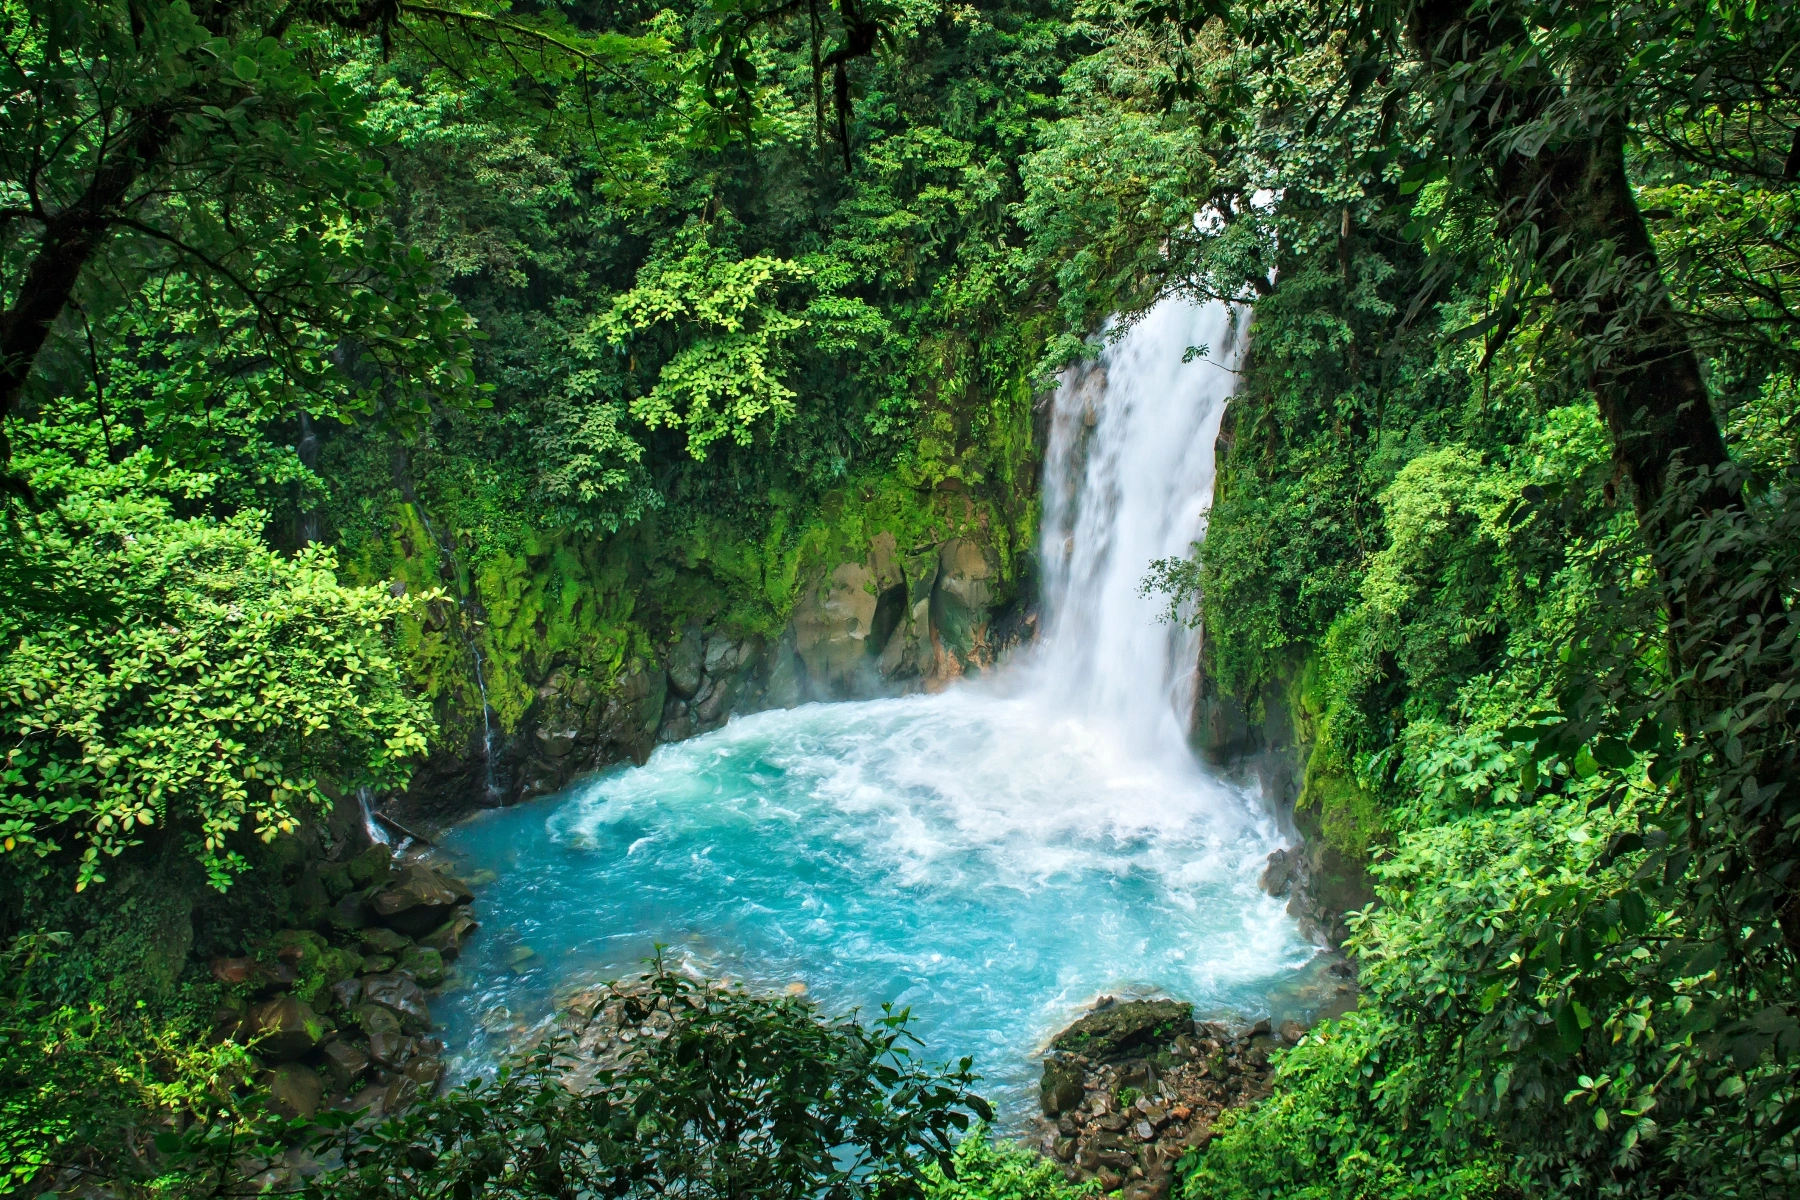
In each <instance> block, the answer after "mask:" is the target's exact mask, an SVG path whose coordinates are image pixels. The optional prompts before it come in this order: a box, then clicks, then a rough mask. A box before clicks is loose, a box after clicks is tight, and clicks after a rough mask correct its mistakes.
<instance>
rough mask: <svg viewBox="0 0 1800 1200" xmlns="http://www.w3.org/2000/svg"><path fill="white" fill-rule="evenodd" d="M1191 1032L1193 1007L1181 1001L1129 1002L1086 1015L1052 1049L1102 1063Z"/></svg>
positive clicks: (1057, 1036)
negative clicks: (1085, 1056)
mask: <svg viewBox="0 0 1800 1200" xmlns="http://www.w3.org/2000/svg"><path fill="white" fill-rule="evenodd" d="M1193 1032H1194V1006H1193V1005H1191V1004H1188V1003H1185V1002H1183V1001H1180V1000H1132V1001H1128V1002H1126V1003H1124V1004H1114V1005H1110V1006H1108V1007H1106V1008H1103V1009H1101V1010H1100V1011H1099V1012H1091V1013H1089V1014H1088V1015H1087V1016H1085V1017H1083V1018H1081V1020H1079V1021H1077V1022H1075V1023H1074V1024H1073V1025H1071V1026H1069V1027H1068V1028H1067V1029H1065V1030H1063V1031H1062V1032H1061V1033H1059V1034H1057V1035H1056V1040H1055V1041H1054V1042H1052V1043H1051V1045H1052V1046H1053V1047H1054V1048H1055V1049H1057V1050H1061V1051H1063V1052H1064V1053H1065V1054H1085V1055H1087V1056H1088V1057H1089V1058H1092V1059H1095V1060H1101V1061H1104V1060H1107V1059H1116V1058H1122V1057H1124V1056H1126V1055H1127V1054H1129V1053H1130V1052H1132V1051H1136V1050H1141V1049H1143V1048H1145V1047H1149V1046H1156V1045H1160V1044H1162V1043H1165V1042H1172V1041H1174V1040H1175V1039H1176V1038H1177V1037H1179V1036H1180V1035H1182V1034H1184V1033H1190V1034H1191V1033H1193Z"/></svg>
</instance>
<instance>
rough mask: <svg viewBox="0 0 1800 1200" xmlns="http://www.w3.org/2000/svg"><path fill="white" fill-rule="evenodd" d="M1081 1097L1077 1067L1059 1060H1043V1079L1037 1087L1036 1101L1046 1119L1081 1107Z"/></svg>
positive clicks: (1079, 1069)
mask: <svg viewBox="0 0 1800 1200" xmlns="http://www.w3.org/2000/svg"><path fill="white" fill-rule="evenodd" d="M1083 1095H1085V1092H1084V1091H1083V1090H1082V1084H1081V1068H1080V1067H1079V1066H1077V1065H1076V1064H1074V1063H1072V1062H1069V1061H1067V1060H1066V1059H1061V1058H1047V1059H1045V1060H1044V1079H1043V1082H1042V1083H1041V1084H1039V1085H1038V1100H1039V1103H1040V1104H1041V1105H1042V1106H1043V1110H1044V1115H1045V1116H1046V1117H1054V1116H1058V1115H1060V1114H1062V1113H1066V1112H1072V1111H1074V1110H1075V1109H1077V1108H1079V1107H1080V1106H1081V1100H1082V1097H1083Z"/></svg>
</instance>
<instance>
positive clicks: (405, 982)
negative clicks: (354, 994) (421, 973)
mask: <svg viewBox="0 0 1800 1200" xmlns="http://www.w3.org/2000/svg"><path fill="white" fill-rule="evenodd" d="M363 995H364V996H367V997H368V999H369V1002H370V1003H371V1004H376V1005H379V1006H381V1007H382V1008H385V1009H388V1010H389V1011H390V1012H393V1013H394V1014H395V1015H397V1016H399V1017H400V1019H401V1021H402V1022H403V1023H404V1022H407V1021H411V1022H415V1023H417V1024H419V1025H423V1026H425V1027H426V1028H430V1027H431V1009H430V1008H429V1007H427V1006H426V1004H425V993H424V992H423V991H421V990H419V985H418V983H417V982H416V981H415V980H414V979H413V978H412V976H410V975H402V974H400V973H399V972H397V971H396V972H393V973H391V974H386V975H366V976H364V977H363Z"/></svg>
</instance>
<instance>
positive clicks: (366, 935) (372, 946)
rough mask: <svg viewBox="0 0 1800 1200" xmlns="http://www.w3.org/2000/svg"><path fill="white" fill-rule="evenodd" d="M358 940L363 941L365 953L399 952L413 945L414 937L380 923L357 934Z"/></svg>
mask: <svg viewBox="0 0 1800 1200" xmlns="http://www.w3.org/2000/svg"><path fill="white" fill-rule="evenodd" d="M357 941H359V942H360V943H362V948H363V953H364V954H398V953H400V952H401V951H402V950H404V949H406V948H407V947H408V946H410V945H412V939H411V938H409V937H407V936H406V935H405V934H404V933H395V932H394V931H393V930H392V929H383V928H382V927H381V926H379V925H376V926H373V927H371V928H369V929H365V930H363V931H362V932H361V933H359V934H358V935H357Z"/></svg>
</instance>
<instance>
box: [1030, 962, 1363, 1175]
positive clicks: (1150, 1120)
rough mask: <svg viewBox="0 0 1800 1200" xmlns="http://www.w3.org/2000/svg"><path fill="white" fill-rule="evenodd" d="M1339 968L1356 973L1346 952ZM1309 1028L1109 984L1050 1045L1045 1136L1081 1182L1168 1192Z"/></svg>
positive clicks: (1043, 1093) (1259, 1094) (1051, 1151)
mask: <svg viewBox="0 0 1800 1200" xmlns="http://www.w3.org/2000/svg"><path fill="white" fill-rule="evenodd" d="M1332 973H1333V974H1335V975H1336V976H1337V977H1339V978H1341V979H1344V980H1349V979H1351V978H1353V977H1354V970H1353V969H1352V968H1351V967H1350V964H1348V963H1345V962H1343V961H1342V960H1338V962H1337V963H1335V964H1334V966H1333V968H1332ZM1306 1030H1307V1027H1306V1025H1304V1024H1303V1023H1301V1022H1300V1021H1298V1020H1285V1021H1283V1022H1281V1024H1280V1025H1279V1027H1272V1026H1271V1023H1270V1022H1269V1021H1268V1020H1261V1021H1257V1022H1255V1023H1254V1024H1244V1023H1237V1024H1233V1023H1231V1022H1229V1021H1223V1020H1211V1021H1207V1020H1202V1021H1196V1020H1195V1019H1194V1010H1193V1006H1192V1005H1191V1004H1187V1003H1185V1002H1182V1001H1177V1000H1134V1001H1125V1002H1120V1001H1117V1000H1115V999H1113V998H1112V997H1110V996H1102V997H1101V998H1100V999H1099V1000H1098V1001H1097V1002H1096V1003H1095V1005H1094V1007H1093V1008H1092V1009H1091V1010H1090V1011H1089V1012H1088V1013H1087V1014H1086V1015H1084V1016H1083V1017H1081V1018H1080V1019H1079V1020H1077V1021H1076V1022H1075V1023H1074V1024H1072V1025H1070V1026H1069V1027H1068V1028H1066V1029H1064V1030H1063V1031H1062V1032H1061V1033H1059V1034H1057V1035H1056V1037H1055V1038H1053V1039H1052V1040H1051V1043H1050V1047H1049V1049H1048V1050H1047V1051H1046V1052H1045V1054H1044V1074H1043V1081H1042V1084H1041V1085H1040V1090H1039V1098H1040V1104H1041V1108H1042V1112H1043V1116H1042V1118H1041V1120H1040V1122H1039V1136H1038V1138H1037V1144H1038V1145H1039V1146H1040V1147H1041V1148H1042V1150H1043V1152H1044V1154H1046V1155H1047V1156H1049V1157H1050V1158H1053V1159H1055V1160H1056V1161H1057V1162H1059V1163H1061V1164H1063V1168H1062V1169H1063V1174H1064V1176H1065V1177H1066V1178H1067V1179H1068V1180H1069V1181H1070V1182H1071V1183H1077V1184H1080V1183H1092V1184H1094V1185H1097V1186H1098V1187H1099V1188H1100V1190H1102V1191H1104V1192H1114V1191H1120V1190H1122V1191H1123V1193H1124V1197H1125V1200H1160V1198H1161V1197H1164V1196H1167V1195H1168V1193H1169V1189H1170V1185H1171V1183H1172V1182H1173V1179H1174V1172H1175V1166H1176V1164H1177V1163H1178V1162H1180V1160H1181V1159H1182V1157H1183V1156H1184V1155H1186V1154H1188V1153H1189V1152H1191V1151H1194V1150H1199V1149H1204V1148H1205V1146H1206V1145H1207V1143H1208V1142H1210V1141H1211V1140H1212V1129H1213V1123H1214V1122H1215V1121H1217V1120H1218V1118H1219V1115H1220V1114H1221V1113H1223V1112H1224V1111H1226V1110H1227V1109H1231V1108H1244V1107H1247V1106H1249V1105H1251V1104H1254V1103H1255V1102H1256V1101H1258V1100H1260V1099H1262V1098H1263V1097H1265V1096H1267V1095H1268V1094H1269V1089H1270V1086H1271V1079H1272V1077H1273V1075H1274V1067H1273V1065H1272V1063H1271V1056H1273V1055H1274V1054H1275V1053H1276V1052H1278V1051H1280V1050H1284V1049H1286V1048H1288V1047H1290V1046H1294V1045H1297V1044H1298V1043H1299V1042H1300V1040H1301V1039H1302V1038H1304V1037H1305V1036H1306Z"/></svg>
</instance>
